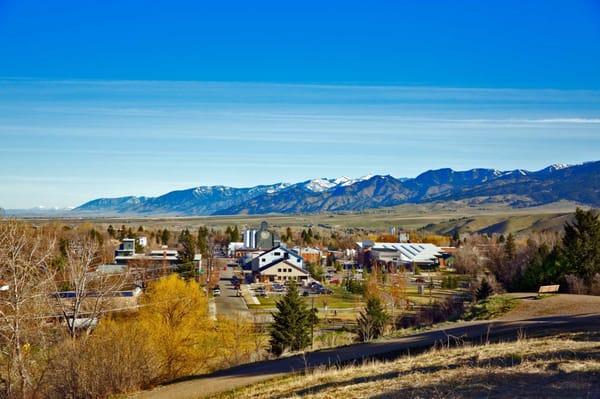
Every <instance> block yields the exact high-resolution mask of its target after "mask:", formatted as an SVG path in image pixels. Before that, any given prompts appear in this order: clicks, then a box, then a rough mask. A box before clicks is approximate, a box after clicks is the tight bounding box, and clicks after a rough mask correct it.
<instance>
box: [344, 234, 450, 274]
mask: <svg viewBox="0 0 600 399" xmlns="http://www.w3.org/2000/svg"><path fill="white" fill-rule="evenodd" d="M356 246H357V262H358V265H359V267H366V268H367V269H369V268H370V267H371V266H373V265H379V266H381V267H384V268H387V269H390V268H396V267H400V266H402V267H407V268H409V269H410V268H412V267H413V266H414V265H418V266H420V267H436V266H439V264H440V259H441V258H443V257H444V252H443V250H442V249H441V248H440V247H438V246H436V245H433V244H428V243H383V242H373V241H370V240H365V241H362V242H357V243H356Z"/></svg>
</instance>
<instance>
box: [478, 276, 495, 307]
mask: <svg viewBox="0 0 600 399" xmlns="http://www.w3.org/2000/svg"><path fill="white" fill-rule="evenodd" d="M493 292H494V289H493V288H492V286H491V285H490V283H488V281H487V280H486V279H485V278H484V279H483V280H481V284H480V285H479V288H477V291H475V297H476V298H477V300H478V301H481V300H483V299H487V298H488V297H489V296H490V295H492V293H493Z"/></svg>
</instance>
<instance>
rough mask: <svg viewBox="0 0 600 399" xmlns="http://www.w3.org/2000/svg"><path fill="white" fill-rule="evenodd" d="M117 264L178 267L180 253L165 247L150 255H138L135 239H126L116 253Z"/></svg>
mask: <svg viewBox="0 0 600 399" xmlns="http://www.w3.org/2000/svg"><path fill="white" fill-rule="evenodd" d="M115 263H116V264H117V265H129V264H131V263H140V264H147V265H176V264H179V253H178V252H177V250H176V249H169V248H168V247H167V246H163V247H162V248H161V249H158V250H153V251H151V252H150V254H148V255H146V254H138V253H135V239H133V238H125V239H123V240H122V241H121V244H120V245H119V248H118V249H117V250H116V251H115Z"/></svg>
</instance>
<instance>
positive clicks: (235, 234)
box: [231, 226, 240, 242]
mask: <svg viewBox="0 0 600 399" xmlns="http://www.w3.org/2000/svg"><path fill="white" fill-rule="evenodd" d="M231 241H232V242H239V241H240V229H238V227H237V226H235V227H234V228H233V230H231Z"/></svg>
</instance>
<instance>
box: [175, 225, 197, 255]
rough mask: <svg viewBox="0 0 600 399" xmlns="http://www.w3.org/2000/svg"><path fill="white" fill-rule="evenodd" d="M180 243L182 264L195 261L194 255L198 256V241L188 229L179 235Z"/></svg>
mask: <svg viewBox="0 0 600 399" xmlns="http://www.w3.org/2000/svg"><path fill="white" fill-rule="evenodd" d="M178 241H179V245H180V246H181V250H180V251H179V256H180V257H181V262H182V263H190V262H192V261H193V260H194V255H196V239H195V238H194V236H193V235H192V234H191V233H190V231H189V230H188V229H185V230H182V231H181V233H180V234H179V240H178Z"/></svg>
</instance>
